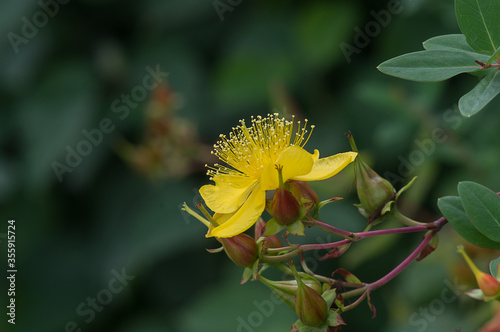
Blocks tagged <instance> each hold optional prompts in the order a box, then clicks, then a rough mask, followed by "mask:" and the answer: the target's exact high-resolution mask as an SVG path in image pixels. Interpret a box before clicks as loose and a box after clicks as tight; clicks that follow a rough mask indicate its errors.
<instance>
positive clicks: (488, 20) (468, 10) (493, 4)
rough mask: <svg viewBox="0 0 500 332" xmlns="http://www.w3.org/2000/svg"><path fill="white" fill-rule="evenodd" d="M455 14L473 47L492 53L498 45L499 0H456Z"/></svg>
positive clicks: (479, 50)
mask: <svg viewBox="0 0 500 332" xmlns="http://www.w3.org/2000/svg"><path fill="white" fill-rule="evenodd" d="M455 14H456V16H457V21H458V25H459V26H460V30H461V31H462V33H463V34H464V35H465V37H466V39H467V42H468V43H469V45H470V46H471V47H472V48H473V49H475V50H476V51H478V52H487V53H489V54H492V53H494V52H495V50H496V49H497V48H498V46H500V1H498V0H456V1H455Z"/></svg>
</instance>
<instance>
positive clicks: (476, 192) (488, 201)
mask: <svg viewBox="0 0 500 332" xmlns="http://www.w3.org/2000/svg"><path fill="white" fill-rule="evenodd" d="M458 194H459V195H460V199H461V201H462V204H463V206H464V210H465V213H467V215H468V216H469V219H470V221H471V222H472V224H473V225H474V226H475V227H476V228H477V229H478V230H479V231H480V232H481V233H483V235H485V236H486V237H488V238H490V239H491V240H493V241H497V242H500V197H499V196H498V195H497V194H495V193H494V192H493V191H491V190H490V189H488V188H486V187H484V186H482V185H480V184H478V183H475V182H470V181H464V182H460V183H459V184H458Z"/></svg>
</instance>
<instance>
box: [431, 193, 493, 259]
mask: <svg viewBox="0 0 500 332" xmlns="http://www.w3.org/2000/svg"><path fill="white" fill-rule="evenodd" d="M438 207H439V210H440V211H441V213H442V214H443V216H444V217H445V218H446V219H447V220H448V221H449V223H450V224H451V226H453V228H454V229H455V230H456V231H457V233H458V234H459V235H460V236H461V237H463V238H464V239H466V240H467V241H469V242H470V243H472V244H475V245H476V246H479V247H482V248H489V249H500V243H498V242H495V241H492V240H490V239H489V238H487V237H486V236H485V235H483V234H482V233H481V232H479V231H478V230H477V229H476V227H475V226H474V225H473V224H472V223H471V222H470V219H469V217H468V216H467V214H466V213H465V210H464V207H463V205H462V201H461V200H460V197H458V196H446V197H442V198H440V199H439V200H438Z"/></svg>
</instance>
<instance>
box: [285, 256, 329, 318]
mask: <svg viewBox="0 0 500 332" xmlns="http://www.w3.org/2000/svg"><path fill="white" fill-rule="evenodd" d="M291 268H292V272H293V274H294V276H295V280H297V286H298V289H297V296H296V298H295V313H296V314H297V316H298V317H299V319H300V321H301V322H302V323H304V324H305V325H308V326H312V327H318V326H320V325H321V324H323V322H324V321H325V319H326V316H327V314H328V305H327V303H326V301H325V299H324V298H323V297H322V296H321V294H320V293H319V292H318V291H317V290H315V289H313V288H311V287H309V286H307V285H306V284H305V283H304V282H303V281H302V278H300V276H299V274H298V273H297V270H295V267H294V266H293V265H292V266H291Z"/></svg>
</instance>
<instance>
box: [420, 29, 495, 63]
mask: <svg viewBox="0 0 500 332" xmlns="http://www.w3.org/2000/svg"><path fill="white" fill-rule="evenodd" d="M422 45H423V46H424V48H425V49H426V50H450V51H460V52H470V53H476V51H474V49H473V48H472V47H470V45H469V44H467V41H466V40H465V36H464V35H462V34H451V35H442V36H436V37H432V38H430V39H427V40H426V41H424V42H423V43H422ZM476 54H478V55H481V56H482V57H483V58H488V56H487V55H485V54H481V53H476ZM478 60H479V59H478Z"/></svg>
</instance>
